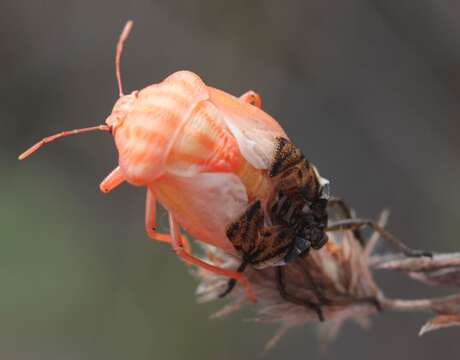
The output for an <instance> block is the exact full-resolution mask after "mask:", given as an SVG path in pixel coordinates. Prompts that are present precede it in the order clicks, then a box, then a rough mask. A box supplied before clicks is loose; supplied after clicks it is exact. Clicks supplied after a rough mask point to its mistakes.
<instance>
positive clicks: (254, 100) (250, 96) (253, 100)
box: [240, 90, 262, 109]
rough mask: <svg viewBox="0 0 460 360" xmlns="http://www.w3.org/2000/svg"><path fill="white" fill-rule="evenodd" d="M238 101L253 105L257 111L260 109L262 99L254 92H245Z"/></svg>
mask: <svg viewBox="0 0 460 360" xmlns="http://www.w3.org/2000/svg"><path fill="white" fill-rule="evenodd" d="M240 100H241V101H243V102H245V103H248V104H251V105H254V106H256V107H258V108H259V109H260V108H262V98H261V97H260V95H259V94H257V93H256V92H255V91H252V90H249V91H246V92H245V93H244V94H243V95H241V96H240Z"/></svg>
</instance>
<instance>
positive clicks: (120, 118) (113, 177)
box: [19, 21, 138, 192]
mask: <svg viewBox="0 0 460 360" xmlns="http://www.w3.org/2000/svg"><path fill="white" fill-rule="evenodd" d="M132 26H133V22H132V21H128V22H127V23H126V25H125V27H124V28H123V31H122V33H121V35H120V38H119V40H118V43H117V48H116V54H115V72H116V78H117V82H118V90H119V95H120V96H119V99H118V100H117V101H116V103H115V105H114V107H113V110H112V113H111V114H110V115H109V116H108V118H107V119H106V124H104V125H97V126H93V127H88V128H81V129H75V130H67V131H63V132H60V133H58V134H54V135H51V136H48V137H45V138H43V139H42V140H40V141H39V142H37V143H36V144H35V145H33V146H31V147H30V148H29V149H27V150H26V151H24V152H23V153H22V154H21V155H19V160H23V159H25V158H26V157H28V156H30V155H31V154H32V153H34V152H35V151H37V150H38V149H39V148H41V147H42V146H43V145H45V144H48V143H50V142H52V141H54V140H57V139H60V138H62V137H65V136H69V135H76V134H80V133H84V132H90V131H106V132H110V133H111V134H112V135H114V137H115V138H116V134H117V132H118V130H119V129H120V128H121V127H123V124H124V120H125V118H126V116H127V114H129V113H130V111H131V110H132V107H133V105H134V103H135V101H136V99H137V95H138V91H133V92H132V93H131V94H128V95H125V94H124V93H123V87H122V81H121V75H120V58H121V54H122V51H123V46H124V43H125V41H126V39H127V38H128V34H129V32H130V31H131V28H132ZM125 180H128V181H130V180H131V179H130V178H129V177H127V176H126V174H125V172H124V171H123V167H122V166H121V167H120V166H118V167H117V168H115V170H114V171H113V172H112V173H111V174H110V175H109V176H108V177H107V178H106V179H105V180H104V181H103V182H102V183H101V185H100V189H101V191H103V192H109V191H111V190H112V189H114V188H115V187H116V186H118V185H120V184H121V183H122V182H123V181H125ZM130 182H132V183H134V184H136V181H135V179H134V180H133V181H130Z"/></svg>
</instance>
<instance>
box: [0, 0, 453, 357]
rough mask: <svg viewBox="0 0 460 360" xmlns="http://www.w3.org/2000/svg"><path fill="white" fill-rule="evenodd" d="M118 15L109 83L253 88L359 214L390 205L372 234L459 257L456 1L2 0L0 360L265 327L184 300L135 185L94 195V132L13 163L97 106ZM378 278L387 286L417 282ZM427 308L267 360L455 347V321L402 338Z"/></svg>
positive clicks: (181, 283)
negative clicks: (381, 230)
mask: <svg viewBox="0 0 460 360" xmlns="http://www.w3.org/2000/svg"><path fill="white" fill-rule="evenodd" d="M127 19H133V20H135V27H134V30H133V32H132V34H131V37H130V39H129V41H128V44H127V46H126V49H125V53H124V58H123V65H122V72H123V79H124V86H125V89H126V91H131V90H133V89H139V88H142V87H144V86H146V85H148V84H150V83H153V82H158V81H160V80H162V79H163V78H164V77H166V76H167V75H168V74H170V73H172V72H174V71H176V70H178V69H190V70H193V71H195V72H196V73H198V74H200V75H201V76H202V77H203V79H204V80H205V81H206V82H207V83H208V84H211V85H213V86H216V87H219V88H222V89H224V90H226V91H228V92H231V93H233V94H240V93H242V92H244V91H246V90H248V89H254V90H256V91H258V92H260V93H261V94H262V96H263V101H264V108H265V109H266V111H268V112H269V113H271V114H272V115H273V116H274V117H276V118H277V119H278V120H279V121H280V123H281V124H282V125H283V126H284V127H285V129H286V130H287V132H288V133H289V134H290V136H291V137H292V139H293V140H294V141H295V142H296V143H297V144H298V145H300V147H301V148H302V149H303V150H304V152H305V154H307V157H308V158H309V159H310V160H312V161H313V162H314V163H315V164H317V166H318V168H319V170H320V171H321V174H322V175H323V176H325V177H327V178H329V179H330V180H331V182H332V189H333V192H334V194H336V195H340V196H343V197H345V198H347V199H348V200H349V201H350V202H351V204H353V206H354V207H355V209H357V211H358V214H360V215H362V216H368V217H376V216H377V214H378V213H379V211H380V210H381V209H382V208H384V207H390V208H391V210H392V216H391V218H390V223H389V229H390V230H391V231H393V232H394V233H396V234H398V236H399V237H400V238H401V239H404V240H405V241H406V242H407V243H408V244H409V245H411V246H413V247H419V248H424V249H427V250H439V251H453V250H458V249H459V243H460V242H459V235H458V232H459V230H458V225H459V223H460V211H459V204H460V189H459V186H458V184H459V182H460V164H459V161H458V158H459V154H460V137H459V130H460V123H459V117H460V101H459V100H460V3H459V2H458V1H453V0H419V1H410V0H397V1H388V0H369V1H364V0H348V1H342V0H298V1H285V2H281V1H274V0H269V1H268V0H265V1H241V0H233V1H213V0H208V1H176V0H175V1H154V0H150V1H147V0H138V1H136V0H133V1H123V2H121V1H118V2H114V1H86V0H85V1H83V0H80V1H72V2H66V1H25V0H14V1H13V0H9V1H8V0H2V2H1V5H0V24H1V25H0V29H1V32H0V44H1V45H0V62H1V67H0V69H1V70H0V71H1V78H0V92H1V93H0V95H1V99H2V101H1V106H0V119H1V120H0V121H1V130H0V150H1V151H0V161H1V177H0V189H1V190H0V191H1V196H0V201H1V206H0V219H1V220H0V221H1V247H0V288H1V295H0V358H1V359H98V360H102V359H138V360H142V359H166V358H167V359H217V358H218V359H246V358H247V359H250V358H256V357H257V356H259V355H260V353H261V352H262V348H263V345H264V344H265V342H266V341H267V340H268V339H269V337H270V336H271V334H272V333H273V331H274V330H275V329H276V327H275V326H269V325H259V324H254V323H248V322H244V320H245V319H247V318H250V317H251V315H252V312H251V309H250V308H249V309H247V310H246V311H244V312H243V313H240V314H239V315H233V316H231V317H229V318H226V319H223V320H208V316H209V315H210V314H211V313H213V312H214V311H215V310H216V309H218V308H219V307H220V306H221V305H222V304H223V303H225V302H224V301H222V303H221V304H217V303H216V304H207V305H198V304H196V303H195V298H194V289H195V286H196V281H195V280H194V279H193V278H192V277H191V276H190V275H189V273H188V270H187V267H186V266H185V265H184V264H182V263H181V262H180V261H179V260H178V259H177V258H176V257H175V256H174V254H172V252H171V250H170V249H169V248H167V247H166V246H165V245H163V244H160V243H155V242H152V241H148V240H147V236H146V235H145V233H144V230H143V216H144V211H143V206H144V190H143V189H138V188H133V187H130V186H123V187H121V188H120V189H118V190H117V191H115V192H113V193H111V194H110V195H107V196H104V195H102V194H101V193H99V190H98V184H99V181H100V180H102V178H103V177H104V176H105V175H106V174H107V173H108V172H109V171H110V170H111V169H112V168H113V167H114V166H115V163H116V155H115V150H114V145H113V142H112V139H111V138H110V137H109V136H108V135H107V134H102V133H101V134H92V135H82V136H80V137H78V138H68V139H65V140H62V141H60V142H59V143H55V144H53V145H50V146H49V147H47V148H46V149H44V150H43V151H41V152H40V153H37V154H36V155H35V156H33V157H32V158H31V159H28V160H27V161H24V162H19V161H17V160H16V156H17V155H18V154H19V152H21V151H22V150H24V149H25V148H26V147H27V146H29V145H31V144H32V143H33V142H35V141H36V140H37V139H38V138H39V137H42V136H45V135H48V134H50V133H54V132H56V131H58V130H62V129H72V128H75V127H81V126H89V125H93V124H99V123H101V122H102V121H103V120H104V119H105V117H106V116H107V115H108V114H109V113H110V111H111V107H112V105H113V103H114V101H115V100H116V97H117V89H116V82H115V76H114V66H113V58H114V47H115V42H116V39H117V37H118V34H119V32H120V31H121V29H122V26H123V24H124V22H125V21H126V20H127ZM163 220H165V219H164V216H163ZM163 222H164V221H163ZM378 279H379V280H380V282H381V283H382V284H383V287H384V289H385V291H386V292H387V293H388V294H393V295H397V296H409V297H410V296H423V295H427V294H428V295H429V294H430V292H429V291H427V290H426V289H425V288H420V287H417V286H415V285H414V284H413V283H411V282H410V281H409V280H406V279H404V278H400V277H398V276H397V274H396V275H387V274H379V275H378ZM425 319H426V316H424V315H410V314H392V313H388V314H384V315H382V316H378V317H376V318H375V319H374V321H373V326H372V328H371V329H370V330H369V331H364V330H361V329H359V328H358V327H356V326H354V325H348V326H346V327H345V329H344V331H343V332H342V333H341V334H340V336H339V337H338V339H337V341H336V342H334V343H333V344H332V345H331V346H330V347H329V349H328V351H327V352H326V353H321V352H320V351H319V346H318V342H317V339H316V336H315V332H314V330H313V328H310V327H303V328H298V329H294V330H292V331H291V332H289V333H288V336H287V337H285V338H284V339H283V340H282V341H281V343H280V344H279V345H278V346H277V347H276V348H275V349H274V350H273V351H271V352H270V353H268V354H267V355H266V356H265V359H279V358H290V359H295V358H307V357H308V358H310V359H314V358H320V359H388V358H391V359H393V360H397V359H412V358H414V359H415V358H418V359H433V358H437V359H444V358H446V357H447V356H448V355H449V356H450V358H457V357H458V356H460V350H459V348H458V339H459V334H460V333H459V330H458V329H448V330H445V331H441V332H437V333H433V334H430V335H427V336H425V337H423V338H421V339H420V338H418V337H417V335H416V334H417V332H418V329H419V327H420V326H421V325H422V323H423V321H424V320H425ZM454 340H457V342H456V343H454Z"/></svg>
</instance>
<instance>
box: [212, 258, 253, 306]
mask: <svg viewBox="0 0 460 360" xmlns="http://www.w3.org/2000/svg"><path fill="white" fill-rule="evenodd" d="M246 266H248V262H247V261H243V262H242V263H241V265H240V266H239V267H238V269H236V272H239V273H242V272H244V270H245V269H246ZM235 286H236V280H235V279H230V280H228V285H227V289H225V291H224V292H223V293H221V294H219V297H220V298H223V297H225V296H227V295H228V294H230V292H231V291H232V290H233V288H234V287H235Z"/></svg>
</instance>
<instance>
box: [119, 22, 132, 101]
mask: <svg viewBox="0 0 460 360" xmlns="http://www.w3.org/2000/svg"><path fill="white" fill-rule="evenodd" d="M132 27H133V21H132V20H129V21H128V22H127V23H126V25H125V27H124V28H123V31H122V32H121V34H120V38H119V39H118V43H117V50H116V52H115V73H116V75H117V81H118V91H119V93H120V97H121V96H123V95H124V94H123V85H122V83H121V72H120V59H121V53H122V52H123V46H124V45H125V42H126V39H128V35H129V32H130V31H131V29H132Z"/></svg>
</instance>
